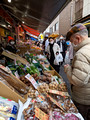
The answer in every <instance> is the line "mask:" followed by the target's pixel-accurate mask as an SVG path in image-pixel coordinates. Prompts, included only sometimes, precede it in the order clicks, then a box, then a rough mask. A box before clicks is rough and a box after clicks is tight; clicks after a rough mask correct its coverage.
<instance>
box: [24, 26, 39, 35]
mask: <svg viewBox="0 0 90 120" xmlns="http://www.w3.org/2000/svg"><path fill="white" fill-rule="evenodd" d="M22 26H23V29H24V30H25V31H27V32H28V33H29V34H32V35H34V36H39V34H40V33H39V32H38V31H37V30H34V29H32V28H30V27H28V26H26V25H22Z"/></svg>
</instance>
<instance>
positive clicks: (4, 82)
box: [0, 76, 15, 91]
mask: <svg viewBox="0 0 90 120" xmlns="http://www.w3.org/2000/svg"><path fill="white" fill-rule="evenodd" d="M0 82H2V83H3V84H5V85H7V86H8V87H9V88H10V89H12V90H14V91H15V89H14V88H13V87H12V86H11V85H10V84H9V83H8V82H7V81H6V80H5V79H4V78H2V77H1V76H0Z"/></svg>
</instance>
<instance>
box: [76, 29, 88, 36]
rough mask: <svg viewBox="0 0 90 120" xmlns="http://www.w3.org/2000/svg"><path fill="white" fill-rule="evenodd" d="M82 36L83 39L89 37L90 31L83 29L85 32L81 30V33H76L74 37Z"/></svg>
mask: <svg viewBox="0 0 90 120" xmlns="http://www.w3.org/2000/svg"><path fill="white" fill-rule="evenodd" d="M77 34H79V35H81V36H82V37H84V36H88V30H87V29H83V30H80V31H79V32H77V33H75V34H74V35H77Z"/></svg>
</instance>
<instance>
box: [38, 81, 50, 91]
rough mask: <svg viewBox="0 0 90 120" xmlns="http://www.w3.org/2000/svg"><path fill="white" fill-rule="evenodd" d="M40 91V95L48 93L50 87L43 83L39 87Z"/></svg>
mask: <svg viewBox="0 0 90 120" xmlns="http://www.w3.org/2000/svg"><path fill="white" fill-rule="evenodd" d="M38 91H39V92H40V93H47V92H48V91H49V86H48V85H47V84H46V83H42V84H41V85H39V87H38Z"/></svg>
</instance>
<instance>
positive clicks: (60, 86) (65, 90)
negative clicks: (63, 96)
mask: <svg viewBox="0 0 90 120" xmlns="http://www.w3.org/2000/svg"><path fill="white" fill-rule="evenodd" d="M58 90H59V91H63V92H67V86H66V83H64V82H63V83H61V84H58Z"/></svg>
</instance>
